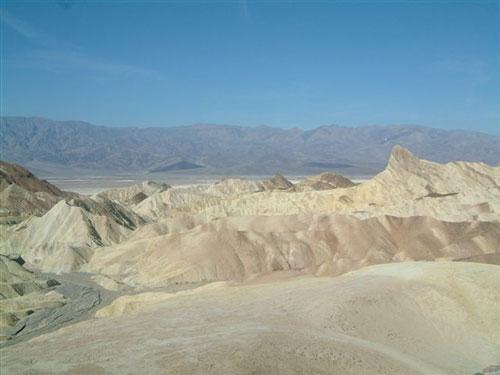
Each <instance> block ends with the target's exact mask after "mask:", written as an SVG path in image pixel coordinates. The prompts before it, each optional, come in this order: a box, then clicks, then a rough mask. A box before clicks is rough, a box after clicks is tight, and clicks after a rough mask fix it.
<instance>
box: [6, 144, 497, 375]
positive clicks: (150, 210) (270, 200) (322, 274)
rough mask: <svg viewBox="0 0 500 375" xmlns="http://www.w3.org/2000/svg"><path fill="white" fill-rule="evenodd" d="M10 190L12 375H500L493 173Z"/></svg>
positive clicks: (416, 164)
mask: <svg viewBox="0 0 500 375" xmlns="http://www.w3.org/2000/svg"><path fill="white" fill-rule="evenodd" d="M0 178H1V180H0V189H1V190H0V205H1V206H0V207H1V210H0V222H1V225H0V227H1V237H0V253H1V254H2V255H0V314H1V324H0V334H1V340H2V344H1V347H0V360H1V363H0V368H1V373H2V374H4V373H5V374H139V373H140V374H142V373H150V374H156V373H157V374H235V373H238V374H470V375H472V374H499V373H500V328H499V327H500V266H499V264H500V167H491V166H488V165H486V164H482V163H469V162H452V163H448V164H437V163H434V162H430V161H426V160H420V159H418V158H416V157H415V156H414V155H412V154H411V153H410V152H409V151H408V150H406V149H403V148H401V147H398V146H396V147H395V148H394V150H393V151H392V154H391V156H390V159H389V161H388V164H387V167H386V169H385V170H384V171H383V172H381V173H380V174H378V175H376V176H375V177H373V178H372V179H370V180H368V181H366V182H363V183H361V184H355V183H353V182H351V181H350V180H348V179H347V178H344V177H342V176H340V175H338V174H335V173H333V172H328V173H323V174H321V175H319V176H312V177H309V178H307V179H306V180H304V181H301V182H298V183H291V182H290V181H288V180H287V179H286V178H284V177H283V176H280V175H277V176H275V177H274V178H272V179H269V180H262V181H252V180H245V179H225V180H222V181H220V182H218V183H215V184H199V185H189V186H173V187H172V186H170V185H168V184H166V183H157V182H150V181H148V182H144V183H142V184H139V185H134V186H130V187H126V188H119V189H112V190H107V191H103V192H101V193H98V194H95V195H92V196H84V195H80V194H75V193H69V192H65V191H61V190H59V189H58V188H57V187H55V186H53V185H51V184H49V183H47V182H46V181H41V180H39V179H37V178H36V177H35V176H34V175H32V174H31V173H30V172H28V171H27V170H25V169H24V168H22V167H21V166H18V165H14V164H9V163H5V162H1V163H0Z"/></svg>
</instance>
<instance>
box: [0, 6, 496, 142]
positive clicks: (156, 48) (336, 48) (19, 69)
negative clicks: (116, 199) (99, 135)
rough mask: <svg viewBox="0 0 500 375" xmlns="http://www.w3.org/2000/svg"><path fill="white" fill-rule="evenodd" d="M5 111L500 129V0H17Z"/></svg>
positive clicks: (5, 22) (130, 122)
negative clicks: (207, 0)
mask: <svg viewBox="0 0 500 375" xmlns="http://www.w3.org/2000/svg"><path fill="white" fill-rule="evenodd" d="M1 29H2V30H1V31H2V34H1V42H2V46H1V48H2V49H1V66H2V72H1V90H2V92H1V94H2V100H1V112H2V115H23V116H34V115H36V116H43V117H48V118H52V119H61V120H62V119H78V120H85V121H89V122H93V123H96V124H101V125H112V126H174V125H187V124H192V123H219V124H234V125H261V124H266V125H270V126H280V127H303V128H313V127H316V126H319V125H325V124H339V125H346V126H350V125H373V124H418V125H426V126H432V127H440V128H447V129H456V128H460V129H473V130H478V131H485V132H489V133H500V1H473V2H472V1H471V2H448V1H424V2H405V1H397V2H393V1H380V2H375V1H364V2H351V1H342V2H337V1H333V0H332V1H301V2H294V1H258V2H257V1H215V2H203V1H170V2H167V1H148V2H141V1H125V2H118V1H84V0H82V1H71V0H65V1H38V2H26V1H22V0H21V1H5V0H2V2H1Z"/></svg>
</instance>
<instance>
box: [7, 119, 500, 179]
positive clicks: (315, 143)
mask: <svg viewBox="0 0 500 375" xmlns="http://www.w3.org/2000/svg"><path fill="white" fill-rule="evenodd" d="M0 134H2V137H0V150H1V153H2V155H1V157H2V159H4V160H9V161H12V162H17V163H21V164H23V165H25V166H27V167H28V168H30V169H36V167H37V163H38V164H40V163H45V164H46V165H49V166H51V167H53V169H55V170H57V168H58V167H59V168H63V167H69V168H73V169H85V170H97V169H99V170H105V171H120V172H135V173H137V172H140V173H148V172H151V171H155V170H161V169H162V167H164V166H168V165H171V164H174V163H178V162H179V160H182V161H184V162H185V163H186V165H188V166H189V165H193V164H194V165H201V166H205V168H203V169H200V170H199V171H194V170H193V169H186V168H179V169H178V170H175V171H169V172H170V173H186V172H187V173H195V174H226V175H235V174H241V175H250V174H275V173H276V172H280V173H287V174H296V173H298V174H317V173H318V172H320V169H321V172H324V171H325V170H324V166H325V165H329V164H331V165H336V166H338V168H336V169H338V171H340V172H341V173H344V174H349V175H356V174H358V175H362V174H365V175H371V174H375V173H377V172H379V171H380V170H382V169H383V167H384V166H385V163H386V161H387V157H388V156H389V154H390V150H391V149H392V147H393V146H394V145H395V144H401V145H402V146H404V147H405V148H408V149H409V150H411V151H412V152H413V153H415V154H416V155H417V156H418V157H420V158H425V159H427V160H432V161H436V162H441V163H443V162H448V161H452V160H464V161H476V162H477V161H480V162H484V163H487V164H490V165H496V164H498V163H500V136H496V135H491V134H486V133H480V132H472V131H464V130H452V131H449V130H443V129H434V128H429V127H424V126H417V125H388V126H375V125H373V126H363V127H345V126H339V125H323V126H320V127H318V128H315V129H309V130H303V129H298V128H291V129H285V128H273V127H270V126H257V127H243V126H236V125H217V124H194V125H189V126H175V127H168V128H167V127H166V128H160V127H151V128H138V127H106V126H102V125H93V124H90V123H87V122H82V121H53V120H48V119H44V118H40V117H1V118H0ZM325 163H326V164H325ZM45 164H44V165H45ZM49 169H50V168H49ZM56 174H57V173H56Z"/></svg>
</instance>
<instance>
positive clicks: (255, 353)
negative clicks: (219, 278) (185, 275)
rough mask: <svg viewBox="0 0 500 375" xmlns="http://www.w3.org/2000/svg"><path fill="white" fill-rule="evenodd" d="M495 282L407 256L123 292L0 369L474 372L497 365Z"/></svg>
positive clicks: (13, 353)
mask: <svg viewBox="0 0 500 375" xmlns="http://www.w3.org/2000/svg"><path fill="white" fill-rule="evenodd" d="M498 285H500V272H498V266H491V265H484V264H475V263H450V262H434V263H427V262H410V263H400V264H387V265H382V266H375V267H368V268H365V269H362V270H359V271H355V272H352V273H348V274H346V275H343V276H341V277H337V278H299V279H291V280H281V281H280V280H276V279H275V280H272V279H271V280H267V281H266V282H265V283H264V282H255V283H250V284H246V285H234V284H224V283H214V284H210V285H206V286H204V287H200V288H197V289H191V290H189V291H184V292H178V293H175V294H174V293H166V292H156V293H152V292H149V293H143V294H138V295H137V294H136V295H130V296H124V297H120V298H118V299H117V300H115V302H114V303H112V304H111V305H109V306H108V307H105V308H103V309H101V311H99V312H98V313H97V314H96V316H97V318H96V319H91V320H88V321H85V322H82V323H78V324H74V325H72V326H70V327H65V328H62V329H60V330H59V331H56V332H53V333H49V334H46V335H43V336H40V337H38V338H35V339H33V340H31V341H29V342H25V343H20V344H17V345H15V346H12V347H9V348H6V349H3V350H2V351H1V352H0V354H1V356H2V368H3V369H4V370H5V371H6V373H9V374H10V373H13V374H14V373H23V372H25V371H29V372H30V373H57V372H60V371H61V370H63V371H65V372H66V373H81V374H90V373H92V374H100V373H112V374H122V373H134V374H138V373H151V374H162V373H165V371H166V369H168V372H169V373H175V374H255V373H280V374H299V373H300V374H310V373H314V374H353V375H354V374H436V375H437V374H474V373H479V372H481V371H482V369H484V368H487V367H490V366H492V365H496V364H498V353H500V333H499V331H498V329H497V328H498V326H499V324H500V318H499V315H498V311H500V300H499V299H498ZM20 353H22V356H21V355H20ZM55 353H57V354H55Z"/></svg>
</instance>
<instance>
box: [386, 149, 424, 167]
mask: <svg viewBox="0 0 500 375" xmlns="http://www.w3.org/2000/svg"><path fill="white" fill-rule="evenodd" d="M419 162H420V159H419V158H417V157H416V156H415V155H413V154H412V153H411V152H410V151H408V150H407V149H406V148H404V147H402V146H400V145H395V146H394V147H393V148H392V151H391V156H390V157H389V165H388V167H392V168H397V167H400V168H401V167H402V168H403V169H408V168H411V167H412V166H416V165H418V164H419Z"/></svg>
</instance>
